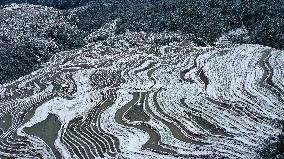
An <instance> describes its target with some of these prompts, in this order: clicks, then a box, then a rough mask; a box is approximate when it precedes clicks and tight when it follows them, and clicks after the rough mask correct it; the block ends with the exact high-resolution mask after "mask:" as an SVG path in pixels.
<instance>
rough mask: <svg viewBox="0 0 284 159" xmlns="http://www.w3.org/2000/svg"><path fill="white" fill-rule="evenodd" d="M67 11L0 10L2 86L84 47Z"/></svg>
mask: <svg viewBox="0 0 284 159" xmlns="http://www.w3.org/2000/svg"><path fill="white" fill-rule="evenodd" d="M73 23H74V22H71V21H70V20H69V19H68V15H66V14H65V13H64V12H63V11H60V10H57V9H54V8H48V7H44V6H34V5H25V4H21V5H18V4H13V5H10V6H6V7H3V8H1V9H0V46H1V47H0V56H1V58H0V72H1V73H0V83H3V82H4V81H7V80H14V79H17V78H19V77H21V76H24V75H26V74H29V73H30V72H31V71H34V70H36V69H38V68H39V66H40V64H42V63H44V62H46V61H47V60H48V59H49V58H50V57H51V56H52V55H53V54H54V53H57V52H59V51H61V50H68V49H73V48H76V47H78V46H80V45H81V43H82V41H80V40H78V39H82V37H81V36H82V35H83V34H84V32H82V31H80V30H79V29H78V28H77V27H76V25H74V24H73Z"/></svg>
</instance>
